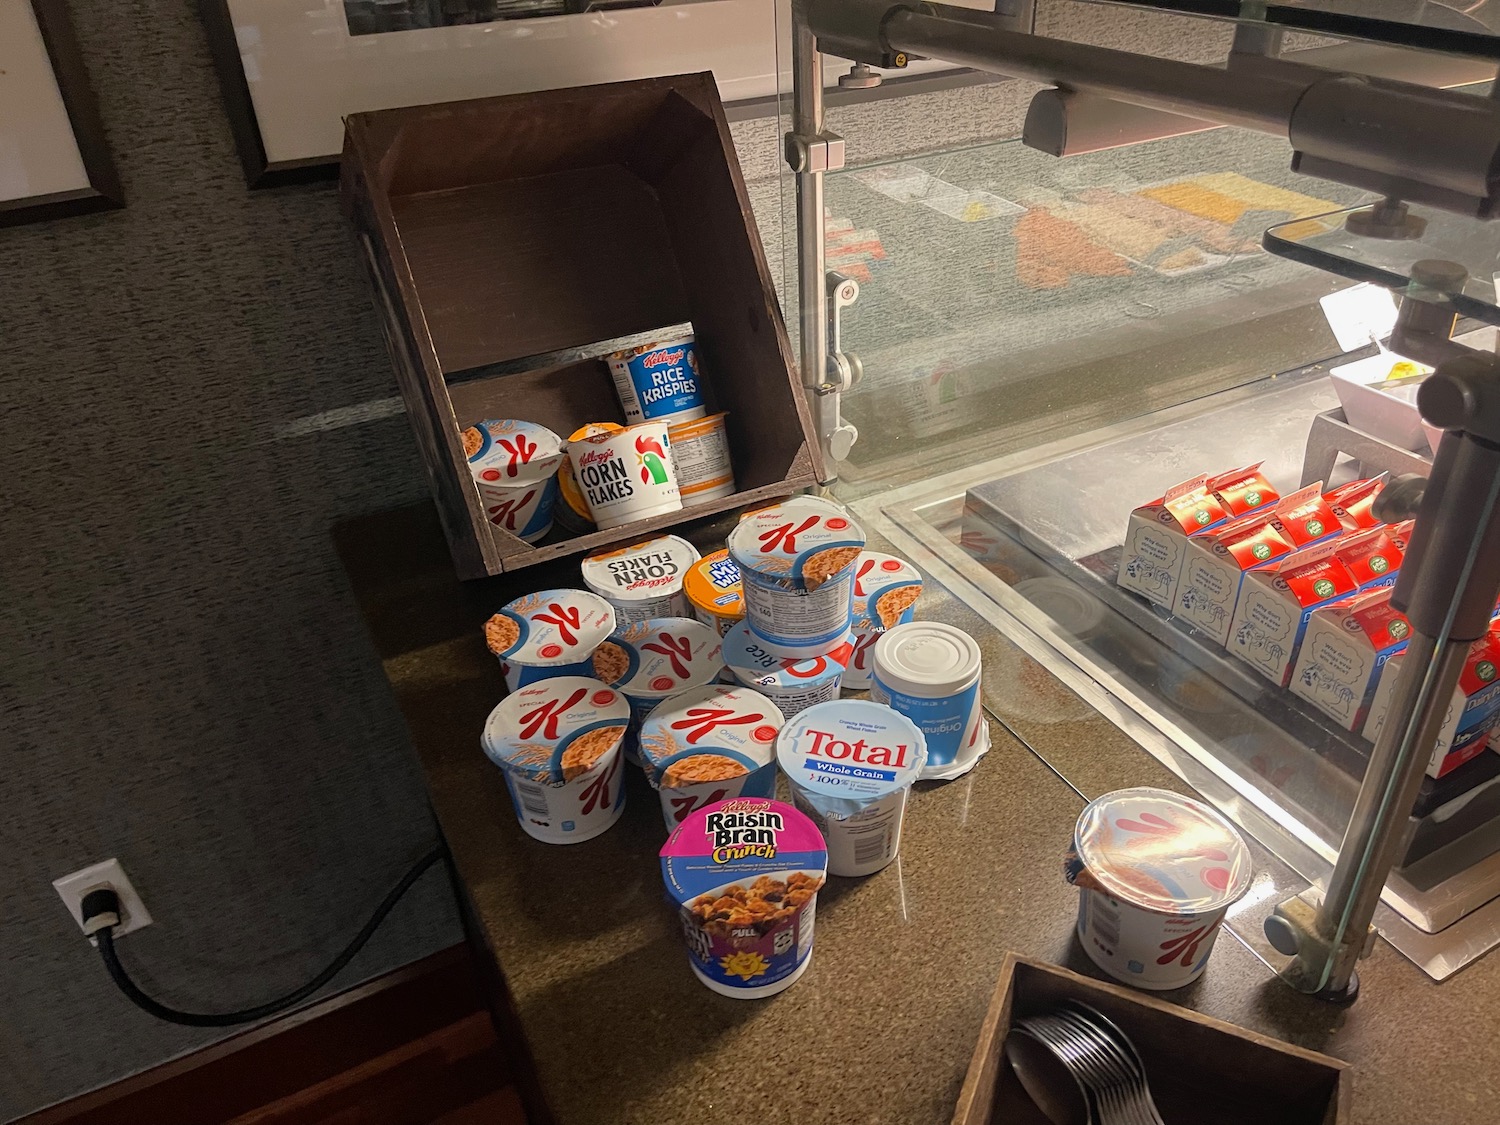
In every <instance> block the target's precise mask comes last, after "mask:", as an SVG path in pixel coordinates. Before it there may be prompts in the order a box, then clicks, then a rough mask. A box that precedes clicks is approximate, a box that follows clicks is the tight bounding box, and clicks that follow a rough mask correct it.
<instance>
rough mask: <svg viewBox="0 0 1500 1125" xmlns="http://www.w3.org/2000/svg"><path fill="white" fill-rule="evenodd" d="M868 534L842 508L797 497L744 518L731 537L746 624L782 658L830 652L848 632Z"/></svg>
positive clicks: (817, 500) (730, 548) (767, 646)
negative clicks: (857, 573)
mask: <svg viewBox="0 0 1500 1125" xmlns="http://www.w3.org/2000/svg"><path fill="white" fill-rule="evenodd" d="M864 545H865V533H864V532H863V531H862V530H861V529H860V527H859V525H858V524H856V523H855V522H854V521H853V520H852V519H850V518H849V514H848V513H847V512H845V511H844V509H843V508H841V507H839V506H838V505H837V504H834V503H832V502H831V501H828V500H821V499H819V498H818V497H816V496H794V497H792V499H790V500H786V501H783V502H782V503H780V504H773V505H772V506H771V507H769V508H762V509H760V510H759V511H756V512H752V513H750V514H748V515H746V516H745V518H744V519H742V520H741V521H740V522H739V524H738V525H737V526H736V527H735V529H734V531H732V532H731V533H730V535H729V557H730V558H732V559H733V560H734V561H735V563H736V564H737V565H738V566H739V568H740V573H741V577H742V581H743V585H744V594H745V620H746V621H748V622H749V623H750V628H751V629H752V630H754V632H755V635H756V636H757V637H759V638H760V640H761V644H762V647H764V648H765V649H766V651H768V652H770V653H773V654H774V655H776V656H780V657H782V658H783V659H797V658H798V657H809V656H817V655H819V654H820V653H824V652H827V651H828V649H829V648H830V647H832V646H833V645H834V644H836V643H838V641H839V639H840V638H841V637H843V635H844V634H845V633H847V632H848V631H849V620H850V611H851V608H852V594H853V586H854V563H855V560H856V559H857V558H858V557H859V553H860V551H861V550H862V549H863V548H864Z"/></svg>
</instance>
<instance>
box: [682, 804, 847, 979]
mask: <svg viewBox="0 0 1500 1125" xmlns="http://www.w3.org/2000/svg"><path fill="white" fill-rule="evenodd" d="M827 856H828V853H827V850H826V849H825V847H824V845H823V837H822V836H820V835H818V830H817V828H816V827H815V826H814V825H813V822H812V821H810V820H808V819H807V817H805V816H803V815H802V814H801V813H800V812H798V811H797V810H796V809H794V808H792V806H791V805H784V804H782V803H780V802H779V801H770V800H764V799H761V798H757V797H737V798H735V799H734V800H730V801H721V802H719V803H718V804H713V805H706V806H705V807H703V808H701V809H699V810H698V811H696V812H694V813H691V814H690V815H689V816H688V818H687V819H686V820H684V821H683V822H682V823H681V824H679V825H678V826H677V828H676V830H675V831H674V832H673V833H672V835H671V836H670V837H669V838H668V839H667V843H666V845H665V846H664V847H663V848H662V850H661V873H662V879H663V881H664V882H665V883H666V886H667V896H668V897H669V898H670V899H671V901H672V903H673V904H674V905H675V906H676V907H677V912H678V919H679V921H680V923H681V925H682V934H683V937H684V938H685V939H686V940H687V947H688V963H689V964H690V965H691V966H692V969H693V975H694V976H696V977H697V978H698V979H699V980H700V981H702V982H703V983H704V984H705V985H706V986H707V987H709V988H711V989H712V990H713V991H715V992H717V993H719V994H720V995H722V996H733V997H736V998H740V999H747V1000H753V999H759V998H761V997H765V996H774V995H775V994H776V993H778V992H781V991H783V990H784V989H787V988H790V987H791V986H792V985H793V984H795V983H796V982H797V981H798V979H799V978H801V976H802V974H803V973H805V972H806V971H807V967H808V965H809V964H811V962H812V945H813V923H814V919H815V917H816V910H817V901H818V888H819V887H821V886H822V885H823V874H824V871H825V869H826V866H827V862H826V861H827Z"/></svg>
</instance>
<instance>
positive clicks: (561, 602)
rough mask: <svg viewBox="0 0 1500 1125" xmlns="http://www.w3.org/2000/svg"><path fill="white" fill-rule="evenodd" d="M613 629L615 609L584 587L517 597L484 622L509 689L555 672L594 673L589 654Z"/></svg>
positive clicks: (567, 673) (572, 673) (559, 674)
mask: <svg viewBox="0 0 1500 1125" xmlns="http://www.w3.org/2000/svg"><path fill="white" fill-rule="evenodd" d="M614 630H615V611H614V609H613V608H612V607H611V606H610V604H609V603H608V602H607V601H605V600H604V599H603V598H601V597H600V596H599V595H598V594H590V593H589V592H588V591H586V590H543V591H541V592H540V593H536V594H527V595H526V596H525V597H523V598H517V599H516V600H515V601H513V602H511V603H510V604H509V605H507V606H506V607H505V608H504V609H502V610H501V611H500V612H499V613H497V614H495V616H494V617H491V618H490V619H489V620H488V621H486V622H485V623H484V639H485V643H486V644H488V645H489V649H490V651H491V652H493V653H494V654H495V655H496V656H497V657H499V658H500V667H501V668H502V669H503V670H504V672H505V686H506V687H508V688H509V689H510V690H511V691H515V690H516V688H518V687H522V686H523V685H525V684H530V683H535V682H536V681H537V680H545V679H547V678H549V677H552V676H592V675H593V674H594V666H593V664H592V663H591V662H590V659H589V658H590V657H591V656H593V655H594V650H595V649H596V648H598V647H599V645H600V643H601V642H602V641H603V640H604V638H605V637H607V636H609V635H610V634H611V633H613V632H614Z"/></svg>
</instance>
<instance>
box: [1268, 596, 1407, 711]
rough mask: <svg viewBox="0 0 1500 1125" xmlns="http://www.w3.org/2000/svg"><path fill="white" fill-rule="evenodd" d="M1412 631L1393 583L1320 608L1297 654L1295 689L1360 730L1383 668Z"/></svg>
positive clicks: (1295, 693)
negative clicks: (1394, 599) (1398, 604)
mask: <svg viewBox="0 0 1500 1125" xmlns="http://www.w3.org/2000/svg"><path fill="white" fill-rule="evenodd" d="M1410 636H1411V624H1410V623H1409V622H1408V621H1407V620H1406V615H1405V614H1403V613H1401V612H1400V611H1399V610H1397V609H1396V608H1395V607H1394V606H1392V605H1391V590H1390V587H1383V588H1381V589H1376V590H1372V591H1370V592H1369V593H1366V594H1358V595H1356V596H1355V597H1352V598H1349V599H1347V600H1346V601H1341V602H1337V603H1335V604H1334V605H1331V606H1325V607H1323V608H1321V609H1316V610H1314V611H1313V614H1312V619H1311V620H1310V621H1309V622H1308V626H1307V636H1306V638H1305V639H1304V640H1303V642H1302V648H1301V651H1300V652H1299V654H1298V656H1297V666H1296V670H1295V672H1294V674H1293V676H1292V694H1293V695H1297V696H1299V697H1301V698H1302V699H1305V700H1307V701H1308V702H1309V703H1311V704H1312V705H1313V706H1314V707H1316V708H1318V710H1320V711H1322V712H1323V713H1324V714H1326V715H1328V716H1329V717H1330V718H1332V719H1333V720H1334V722H1336V723H1338V724H1339V726H1341V727H1343V728H1344V729H1345V730H1359V729H1360V728H1361V727H1363V726H1364V724H1365V719H1366V718H1367V717H1368V715H1369V711H1370V703H1371V701H1372V700H1373V699H1374V696H1375V688H1376V684H1377V683H1379V681H1380V673H1381V669H1383V668H1384V667H1385V665H1386V663H1387V662H1388V661H1389V660H1390V659H1391V657H1393V656H1395V655H1396V654H1397V653H1399V652H1401V651H1402V650H1403V649H1404V648H1406V642H1407V639H1408V638H1409V637H1410Z"/></svg>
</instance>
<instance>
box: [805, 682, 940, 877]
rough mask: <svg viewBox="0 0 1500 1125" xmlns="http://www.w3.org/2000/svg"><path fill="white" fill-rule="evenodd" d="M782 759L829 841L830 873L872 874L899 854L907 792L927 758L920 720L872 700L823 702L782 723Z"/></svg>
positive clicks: (806, 808)
mask: <svg viewBox="0 0 1500 1125" xmlns="http://www.w3.org/2000/svg"><path fill="white" fill-rule="evenodd" d="M776 757H777V760H778V761H779V762H780V763H781V771H782V772H783V773H784V774H786V776H787V780H789V781H790V782H791V784H792V799H793V800H794V801H795V802H796V805H797V807H798V808H799V809H801V810H802V811H803V812H805V813H807V814H808V815H809V816H810V817H812V819H813V823H815V824H816V825H817V826H818V827H819V829H821V830H822V833H823V836H824V838H825V839H826V840H827V842H828V873H829V874H830V875H873V874H874V873H875V872H877V871H879V870H880V869H881V868H882V867H885V866H886V865H887V864H889V863H890V862H891V861H892V860H893V859H895V858H896V855H897V853H898V852H899V851H900V850H901V823H902V821H903V820H904V819H905V817H906V798H907V794H908V793H910V792H911V787H912V783H913V782H914V781H916V780H917V777H918V776H919V775H920V774H921V772H922V765H923V763H924V762H926V760H927V744H926V740H925V739H923V737H922V732H921V731H920V730H918V729H917V726H916V724H915V723H913V722H912V721H911V720H910V719H908V718H906V717H905V716H904V715H900V714H897V713H896V712H895V711H892V710H891V709H890V708H889V707H886V706H885V705H883V704H880V703H870V702H869V701H867V700H862V699H842V700H834V701H833V702H832V703H819V704H818V705H817V706H815V707H809V708H808V709H807V710H805V711H803V712H801V713H800V714H798V715H797V717H796V718H794V719H792V720H790V721H789V722H788V723H787V724H786V726H784V727H782V728H781V734H780V735H779V736H778V737H777V740H776Z"/></svg>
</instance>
